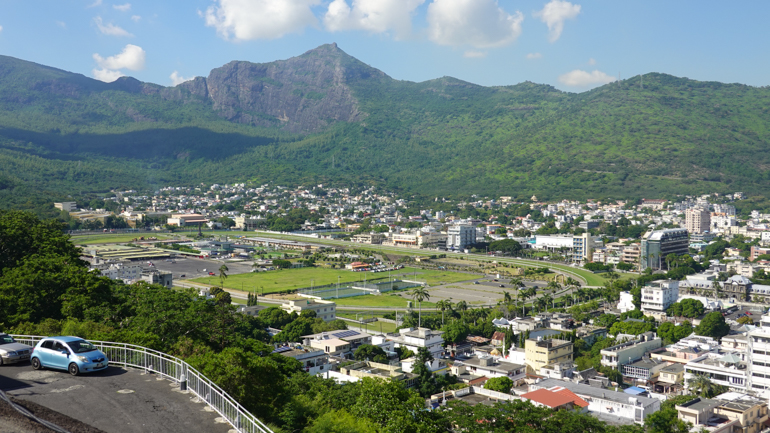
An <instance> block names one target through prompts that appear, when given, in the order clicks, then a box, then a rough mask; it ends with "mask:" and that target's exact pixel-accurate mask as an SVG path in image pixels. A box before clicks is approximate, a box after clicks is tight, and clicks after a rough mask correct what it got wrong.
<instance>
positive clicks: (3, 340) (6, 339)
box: [0, 335, 15, 346]
mask: <svg viewBox="0 0 770 433" xmlns="http://www.w3.org/2000/svg"><path fill="white" fill-rule="evenodd" d="M11 343H15V341H13V337H11V336H10V335H0V346H2V345H3V344H11Z"/></svg>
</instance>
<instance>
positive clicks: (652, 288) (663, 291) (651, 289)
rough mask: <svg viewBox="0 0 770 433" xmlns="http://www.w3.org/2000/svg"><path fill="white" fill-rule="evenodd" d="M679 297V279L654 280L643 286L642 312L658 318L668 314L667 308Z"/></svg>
mask: <svg viewBox="0 0 770 433" xmlns="http://www.w3.org/2000/svg"><path fill="white" fill-rule="evenodd" d="M677 299H679V281H674V280H665V281H652V282H651V283H649V285H647V286H644V287H642V312H643V313H644V315H645V316H653V317H655V318H656V319H659V318H660V317H665V316H666V310H667V309H668V307H670V306H671V304H673V303H674V302H676V301H677Z"/></svg>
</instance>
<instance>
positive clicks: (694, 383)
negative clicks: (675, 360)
mask: <svg viewBox="0 0 770 433" xmlns="http://www.w3.org/2000/svg"><path fill="white" fill-rule="evenodd" d="M688 387H689V388H690V391H692V392H695V393H696V394H698V395H700V396H701V397H706V396H707V395H710V394H711V391H712V390H713V389H714V387H715V385H714V383H712V382H711V379H709V377H708V376H706V375H705V374H697V375H695V377H694V378H693V379H692V380H691V381H690V383H689V385H688Z"/></svg>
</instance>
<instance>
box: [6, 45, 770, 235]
mask: <svg viewBox="0 0 770 433" xmlns="http://www.w3.org/2000/svg"><path fill="white" fill-rule="evenodd" d="M303 56H316V57H317V56H321V57H323V58H324V59H326V60H328V62H327V63H328V64H329V67H333V66H334V65H339V67H341V68H343V71H344V73H345V74H346V75H345V76H346V78H345V80H346V81H344V83H343V84H342V85H343V86H344V87H345V89H347V90H346V91H349V92H350V94H351V95H352V96H353V97H354V98H355V104H356V109H357V110H358V111H360V112H361V113H363V114H362V116H361V119H362V120H360V121H353V122H349V123H348V122H343V121H335V120H334V119H321V120H323V122H321V123H323V124H325V125H327V126H325V127H324V128H322V129H320V130H316V131H315V132H312V133H306V134H297V133H291V132H288V131H293V130H296V129H293V128H292V125H293V123H292V122H293V120H292V119H289V120H288V121H286V122H282V121H275V122H272V121H271V122H267V123H264V122H261V121H257V120H258V119H263V120H264V118H266V115H264V113H259V112H249V113H246V112H245V111H243V108H242V106H241V105H238V104H236V105H233V106H227V107H221V106H217V107H216V108H215V107H214V105H213V104H212V102H211V100H209V99H207V98H205V97H202V96H200V95H199V94H198V93H194V92H191V89H192V88H193V87H192V86H193V84H190V85H188V86H187V87H185V86H184V85H183V86H177V87H175V88H164V87H161V86H156V85H151V84H145V83H139V82H138V81H136V80H133V79H130V78H123V79H120V80H118V81H117V82H115V83H110V84H105V83H101V82H98V81H95V80H91V79H89V78H86V77H83V76H81V75H76V74H71V73H68V72H65V71H60V70H55V69H52V68H47V67H44V66H40V65H36V64H32V63H28V62H24V61H21V60H18V59H13V58H10V57H2V58H0V101H2V104H0V167H2V169H0V203H2V204H3V206H5V207H17V208H29V209H34V208H35V207H36V206H38V205H39V203H42V202H46V201H51V200H52V199H56V198H58V199H61V198H63V197H66V196H67V195H78V194H80V193H81V192H88V191H104V190H107V189H109V188H153V187H156V186H158V185H164V184H188V185H189V184H193V183H198V182H201V181H204V182H220V183H224V182H231V181H252V180H253V181H256V182H264V181H274V182H280V183H283V184H299V183H304V184H309V183H311V182H312V183H320V182H323V183H332V184H334V183H336V184H343V183H344V184H347V185H356V184H361V183H373V184H380V185H384V186H387V187H389V188H392V189H402V190H407V191H410V192H420V193H424V194H428V195H431V194H433V195H438V194H441V195H447V196H457V195H458V194H471V193H481V194H487V193H488V194H506V195H514V196H516V197H519V198H521V197H529V196H530V195H532V194H537V195H538V197H541V198H554V197H560V198H585V197H589V196H590V197H597V196H598V197H608V196H615V197H618V196H621V195H622V196H623V197H624V198H634V197H636V198H640V197H650V196H672V195H673V194H674V193H694V192H703V191H709V192H710V191H734V190H743V191H746V192H755V193H761V192H763V191H764V190H765V189H766V187H767V186H768V183H769V182H770V177H769V176H770V175H768V172H767V171H766V170H765V169H764V167H766V166H767V165H768V162H769V161H768V158H770V156H767V154H766V152H763V150H764V149H765V148H766V147H767V143H768V137H769V136H768V130H767V126H766V125H768V124H770V123H769V122H768V120H770V112H768V108H767V107H770V103H769V102H770V89H768V88H754V87H750V86H745V85H739V84H722V83H716V82H699V81H694V80H689V79H685V78H677V77H673V76H670V75H665V74H657V73H651V74H646V75H645V76H644V87H643V88H642V87H641V86H639V83H638V80H637V79H629V80H624V81H621V82H617V83H612V84H608V85H606V86H602V87H600V88H597V89H594V90H592V91H589V92H585V93H581V94H570V93H564V92H560V91H558V90H556V89H554V88H552V87H550V86H545V85H538V84H534V83H529V82H527V83H521V84H518V85H515V86H505V87H482V86H477V85H473V84H470V83H466V82H462V81H460V80H456V79H453V78H448V77H445V78H440V79H436V80H431V81H426V82H423V83H412V82H406V81H397V80H393V79H391V78H389V77H387V76H386V75H384V74H382V73H381V72H380V71H377V70H375V69H373V68H370V67H368V66H366V65H364V64H363V63H361V62H359V61H357V60H355V59H353V58H352V57H350V56H347V55H346V54H345V53H344V52H342V51H341V50H338V49H333V50H332V49H330V48H329V46H324V47H319V49H317V50H313V51H310V52H308V53H306V54H304V55H303ZM303 56H301V57H303ZM322 64H323V63H322ZM288 65H289V63H287V64H286V65H285V66H280V65H277V66H276V65H273V66H271V67H273V68H274V69H275V68H278V69H277V70H278V72H276V73H277V74H279V75H281V74H283V75H281V76H284V77H292V76H295V75H297V74H301V73H303V72H307V71H296V70H290V66H288ZM281 67H283V68H285V70H281V69H280V68H281ZM247 69H248V68H247ZM310 72H313V73H316V72H317V73H324V72H325V71H320V72H319V71H310ZM252 78H253V77H252ZM254 79H262V78H259V77H257V78H254ZM263 81H264V80H263ZM268 81H269V80H268ZM285 83H288V84H281V85H282V86H290V85H291V82H290V81H285ZM300 84H301V82H300V81H297V82H296V83H295V87H296V89H295V90H298V91H299V93H300V94H304V93H303V91H302V89H301V87H302V86H301V85H300ZM316 93H318V92H316ZM316 93H313V95H314V96H313V97H312V98H310V99H307V98H305V99H306V100H307V104H311V105H313V104H316V105H317V104H323V103H324V101H325V99H324V98H325V97H324V96H322V94H320V93H318V94H317V95H316ZM255 98H257V99H255V100H253V101H251V102H253V103H254V104H255V106H259V104H261V103H262V102H264V101H260V100H259V99H258V96H255ZM242 103H244V101H241V102H240V103H239V104H242ZM313 106H314V107H315V105H313ZM228 110H229V111H228ZM238 110H241V111H242V112H241V113H240V114H238V115H233V116H235V117H237V118H238V119H239V120H238V121H239V122H243V123H237V122H236V121H229V120H227V119H226V118H225V117H221V116H220V115H223V114H222V113H224V112H225V111H228V112H237V111H238ZM308 113H310V112H308ZM312 113H317V110H316V111H312ZM300 114H301V113H300ZM307 115H310V114H307ZM313 115H315V116H317V115H318V114H313ZM233 116H230V117H233ZM260 116H262V117H260ZM267 117H269V116H267ZM245 118H249V119H257V120H254V121H253V122H252V124H249V123H248V122H246V121H244V120H243V119H245ZM316 120H317V119H316ZM316 123H318V122H316ZM259 125H261V126H259ZM264 125H275V126H273V127H267V126H264ZM632 228H633V227H632Z"/></svg>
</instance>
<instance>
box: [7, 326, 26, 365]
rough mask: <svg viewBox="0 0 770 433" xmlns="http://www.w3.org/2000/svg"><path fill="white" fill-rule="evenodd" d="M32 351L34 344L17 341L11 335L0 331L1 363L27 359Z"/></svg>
mask: <svg viewBox="0 0 770 433" xmlns="http://www.w3.org/2000/svg"><path fill="white" fill-rule="evenodd" d="M30 352H32V346H27V345H26V344H21V343H17V342H16V340H14V339H13V337H11V336H10V335H8V334H5V333H0V365H3V364H13V363H15V362H21V361H26V360H28V359H29V355H30Z"/></svg>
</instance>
